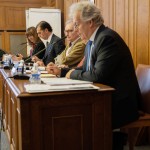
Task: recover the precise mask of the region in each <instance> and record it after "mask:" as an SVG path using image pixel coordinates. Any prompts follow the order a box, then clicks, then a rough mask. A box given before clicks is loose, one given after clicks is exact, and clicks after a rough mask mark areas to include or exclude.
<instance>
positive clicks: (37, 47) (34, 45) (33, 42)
mask: <svg viewBox="0 0 150 150" xmlns="http://www.w3.org/2000/svg"><path fill="white" fill-rule="evenodd" d="M25 35H26V38H27V43H28V45H29V46H30V47H31V49H30V56H29V57H23V56H22V55H21V54H18V57H13V59H17V60H20V59H24V60H25V61H27V62H30V61H31V58H32V56H33V55H35V54H37V53H38V52H39V51H41V50H43V51H42V52H41V53H39V54H37V57H38V58H39V59H42V58H43V56H44V54H45V45H44V43H43V42H42V41H41V39H40V38H39V37H38V34H37V31H36V28H35V27H29V28H28V29H27V31H26V33H25Z"/></svg>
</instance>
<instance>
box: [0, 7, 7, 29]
mask: <svg viewBox="0 0 150 150" xmlns="http://www.w3.org/2000/svg"><path fill="white" fill-rule="evenodd" d="M5 24H6V20H5V8H4V7H1V6H0V30H2V29H4V27H5Z"/></svg>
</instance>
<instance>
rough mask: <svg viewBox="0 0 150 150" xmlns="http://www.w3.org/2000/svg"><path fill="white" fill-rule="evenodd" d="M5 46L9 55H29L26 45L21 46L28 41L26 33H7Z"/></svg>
mask: <svg viewBox="0 0 150 150" xmlns="http://www.w3.org/2000/svg"><path fill="white" fill-rule="evenodd" d="M5 37H6V38H5V45H6V46H7V47H6V51H7V52H8V53H12V54H16V53H21V54H22V55H23V56H26V55H27V50H26V45H20V44H21V43H23V42H25V41H26V37H25V31H24V32H5Z"/></svg>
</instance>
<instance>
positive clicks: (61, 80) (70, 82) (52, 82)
mask: <svg viewBox="0 0 150 150" xmlns="http://www.w3.org/2000/svg"><path fill="white" fill-rule="evenodd" d="M41 80H42V81H43V82H44V83H45V84H49V85H77V84H93V82H90V81H82V80H72V79H67V78H42V79H41Z"/></svg>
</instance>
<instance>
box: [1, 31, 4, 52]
mask: <svg viewBox="0 0 150 150" xmlns="http://www.w3.org/2000/svg"><path fill="white" fill-rule="evenodd" d="M0 48H2V49H3V50H5V34H4V32H0Z"/></svg>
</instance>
